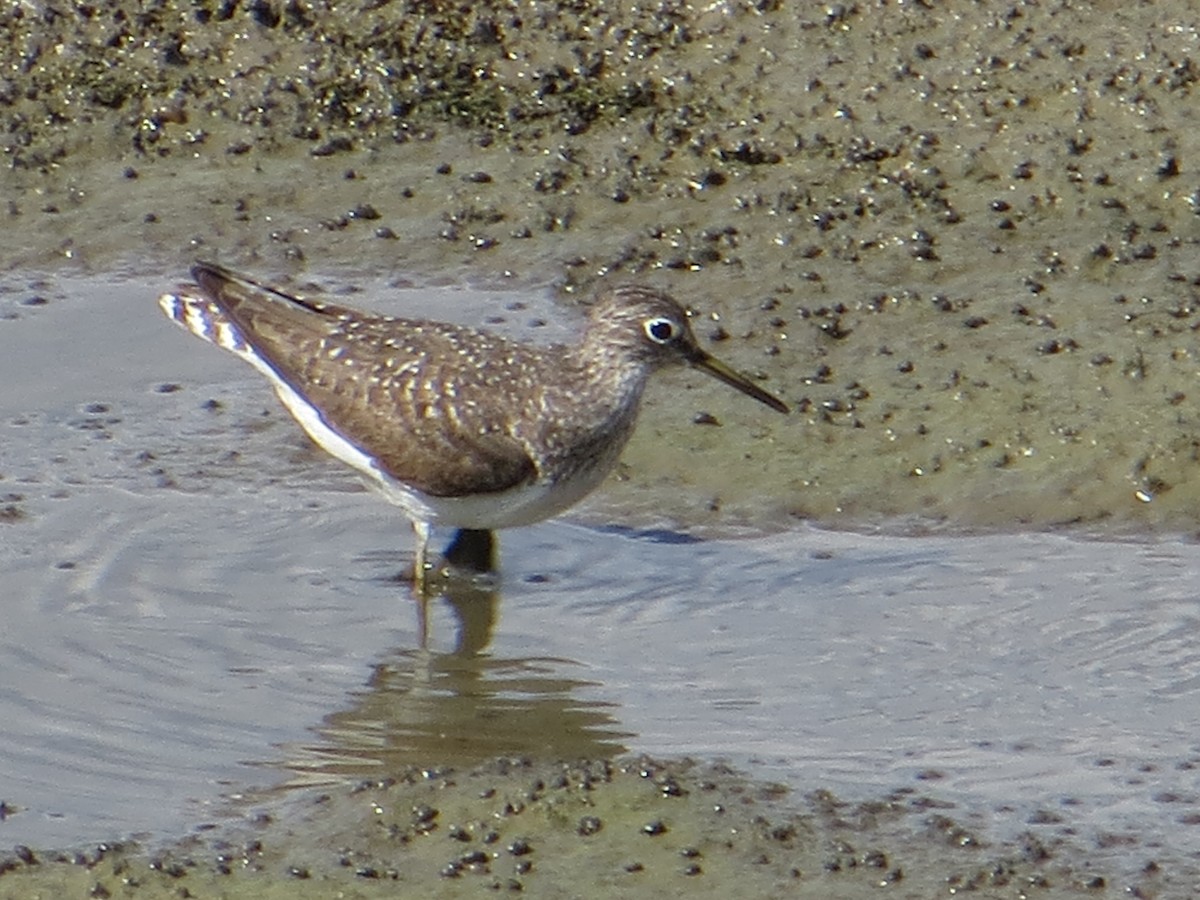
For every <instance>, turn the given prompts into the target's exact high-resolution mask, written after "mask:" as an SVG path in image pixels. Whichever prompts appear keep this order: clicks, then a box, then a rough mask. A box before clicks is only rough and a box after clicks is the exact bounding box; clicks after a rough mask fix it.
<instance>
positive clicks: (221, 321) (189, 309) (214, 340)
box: [158, 294, 250, 356]
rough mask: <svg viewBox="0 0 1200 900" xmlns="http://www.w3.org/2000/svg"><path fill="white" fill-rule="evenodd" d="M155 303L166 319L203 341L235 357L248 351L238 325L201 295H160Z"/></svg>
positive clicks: (248, 346)
mask: <svg viewBox="0 0 1200 900" xmlns="http://www.w3.org/2000/svg"><path fill="white" fill-rule="evenodd" d="M158 305H159V306H161V307H162V311H163V312H164V313H166V314H167V318H168V319H170V320H171V321H173V322H175V323H176V324H177V325H179V326H180V327H181V328H185V329H187V330H188V331H190V332H191V333H192V334H194V335H195V336H196V337H198V338H200V339H201V340H203V341H208V342H209V343H210V344H216V345H217V346H218V347H222V348H224V349H226V350H229V351H231V352H233V353H236V354H238V356H245V355H246V354H247V353H249V352H250V345H249V344H248V343H247V342H246V339H245V338H244V337H242V333H241V332H240V331H239V330H238V327H237V326H236V325H235V324H234V323H233V322H231V321H229V318H228V317H227V316H226V315H225V313H224V312H223V311H222V310H221V308H220V307H219V306H217V304H215V303H213V302H212V301H211V300H207V299H205V298H204V297H194V296H192V295H190V294H163V295H162V296H161V297H159V298H158Z"/></svg>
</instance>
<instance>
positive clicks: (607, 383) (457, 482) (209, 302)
mask: <svg viewBox="0 0 1200 900" xmlns="http://www.w3.org/2000/svg"><path fill="white" fill-rule="evenodd" d="M192 275H193V277H194V278H195V279H196V283H197V286H198V289H199V290H198V291H192V290H185V291H182V292H179V293H175V294H166V295H164V296H163V297H162V298H161V300H160V303H161V305H162V307H163V309H164V311H165V312H166V313H167V315H168V316H170V317H171V318H172V319H174V320H175V321H176V322H178V323H179V324H181V325H182V326H183V327H185V328H187V329H188V330H189V331H191V332H193V333H194V334H196V335H197V336H199V337H201V338H203V339H205V340H207V341H210V342H212V343H215V344H218V345H219V346H222V347H224V348H225V349H227V350H230V351H232V352H234V353H235V354H237V355H238V356H241V357H242V358H243V359H245V360H246V361H247V362H250V363H251V364H252V365H254V366H255V368H257V369H258V370H259V371H260V372H262V373H263V374H264V375H266V376H267V377H268V379H269V380H270V381H271V382H272V384H273V385H274V387H275V390H276V393H277V394H279V396H280V399H281V400H282V401H283V403H284V405H285V406H287V408H288V409H289V411H291V412H292V414H293V415H294V416H295V417H296V419H297V420H298V421H299V422H300V424H301V425H302V426H303V427H304V429H305V430H306V431H307V432H308V433H309V435H310V436H311V437H312V438H313V439H314V440H315V441H316V442H317V443H318V444H319V445H320V446H322V447H323V448H324V449H326V450H327V451H329V452H330V453H331V454H333V455H334V456H335V457H337V458H338V459H341V460H343V461H344V462H346V463H348V464H349V465H352V466H354V467H355V468H357V469H358V470H359V471H361V472H362V473H363V474H365V475H367V476H368V477H370V478H371V479H372V480H374V481H375V482H376V483H377V484H378V485H379V486H380V487H381V488H382V489H383V490H384V492H385V493H386V494H387V495H388V497H389V499H391V500H393V502H396V503H397V504H399V505H400V506H401V507H403V508H404V510H405V512H406V513H407V514H408V516H409V518H410V519H412V520H413V523H414V525H415V526H416V529H417V533H418V566H417V579H418V582H420V580H421V577H422V575H423V567H424V566H423V564H424V551H425V547H424V543H425V541H426V540H427V538H428V534H429V528H430V525H431V524H433V523H441V524H447V525H454V526H457V527H462V528H475V529H493V528H502V527H506V526H510V525H522V524H528V523H530V522H534V521H538V520H540V519H543V518H546V517H548V516H551V515H554V514H556V513H558V512H561V511H562V510H563V509H565V508H567V507H568V506H570V505H571V504H573V503H575V502H576V501H578V500H579V499H580V498H581V497H583V496H584V495H585V494H587V493H588V492H590V491H591V490H592V489H594V488H595V487H596V485H598V484H599V483H600V481H601V480H603V478H604V477H605V475H606V474H607V473H608V472H609V471H610V470H611V469H612V467H613V466H614V465H615V464H616V461H617V459H618V457H619V455H620V452H621V449H622V448H623V447H624V445H625V443H626V441H627V440H628V438H629V435H630V434H631V433H632V430H633V426H634V423H635V421H636V418H637V410H638V405H639V402H640V400H641V395H642V391H643V388H644V387H645V385H646V380H647V378H648V376H649V375H650V373H651V372H652V371H654V370H655V369H657V368H659V367H660V366H662V365H665V364H669V363H678V362H686V363H690V364H692V365H694V366H697V367H699V368H702V369H705V370H707V371H708V372H709V373H710V374H713V375H715V376H716V377H718V378H720V379H721V380H723V381H725V382H726V383H728V384H730V385H732V386H734V387H736V388H737V389H739V390H741V391H743V392H744V393H747V394H748V395H750V396H752V397H754V398H755V399H757V400H759V401H761V402H763V403H765V404H767V405H768V406H771V407H772V408H773V409H776V410H779V411H780V412H786V411H787V407H786V406H784V404H783V403H782V402H781V401H779V400H778V399H776V398H775V397H773V396H772V395H770V394H768V393H767V392H765V391H763V390H762V389H761V388H759V387H757V386H756V385H754V384H753V383H751V382H750V381H749V380H748V379H746V378H745V376H742V375H739V374H738V373H736V372H734V371H733V370H731V369H728V368H727V367H725V366H724V365H723V364H721V363H719V362H718V361H716V360H715V359H713V358H712V357H711V356H709V355H708V354H707V353H705V352H704V351H703V350H701V349H700V347H699V346H698V345H697V344H696V341H695V338H694V337H693V336H692V333H691V330H690V328H689V327H688V324H687V315H686V313H685V312H684V310H683V309H682V308H681V307H680V306H679V304H678V303H676V302H675V301H674V300H672V299H671V298H670V297H668V296H666V295H665V294H662V293H660V292H658V291H655V290H653V289H651V288H647V287H641V286H636V285H626V286H618V287H606V288H604V289H603V290H602V291H601V292H600V294H599V295H598V297H597V299H596V302H595V303H594V305H593V306H592V307H591V310H590V314H589V320H588V325H587V327H586V328H585V330H584V332H583V335H582V338H581V339H580V341H579V342H578V343H577V344H569V345H557V344H556V345H550V346H534V345H530V344H523V343H519V342H517V341H512V340H509V339H507V338H504V337H501V336H498V335H495V334H492V333H489V332H485V331H479V330H476V329H471V328H463V327H460V326H456V325H449V324H445V323H441V322H429V321H424V320H415V319H401V318H394V317H391V316H380V315H373V314H370V313H363V312H359V311H356V310H351V309H347V308H344V307H341V306H335V305H333V304H329V303H324V302H317V301H311V300H303V299H299V298H296V297H292V296H290V295H288V294H285V293H283V292H281V291H278V290H276V289H274V288H270V287H268V286H266V285H261V284H258V283H256V282H254V281H252V280H250V279H248V278H245V277H243V276H240V275H236V274H235V273H233V272H230V271H228V270H225V269H222V268H220V267H218V266H215V265H211V264H207V263H200V264H198V265H196V267H195V268H194V269H193V270H192Z"/></svg>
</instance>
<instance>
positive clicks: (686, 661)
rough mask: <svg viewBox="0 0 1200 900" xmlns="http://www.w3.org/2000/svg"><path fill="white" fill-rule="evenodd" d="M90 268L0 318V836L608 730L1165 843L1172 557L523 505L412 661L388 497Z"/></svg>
mask: <svg viewBox="0 0 1200 900" xmlns="http://www.w3.org/2000/svg"><path fill="white" fill-rule="evenodd" d="M122 290H128V291H129V292H130V294H129V296H130V298H131V299H130V301H129V302H128V303H125V302H121V303H116V304H110V305H109V306H108V307H107V308H105V307H98V306H97V307H89V306H81V305H71V304H66V303H63V304H59V303H58V302H56V301H55V299H54V296H55V295H51V299H52V302H50V303H49V304H47V305H45V306H35V307H28V308H27V307H22V306H19V305H14V306H10V307H9V309H11V310H14V311H15V314H16V315H17V316H18V318H17V319H16V320H15V321H8V322H3V323H0V325H2V326H3V327H0V384H3V385H4V389H3V391H0V427H2V428H3V434H4V441H3V461H2V468H0V474H3V476H4V479H3V481H0V493H3V494H5V495H6V496H5V499H4V504H3V505H5V506H6V508H7V509H8V512H7V513H6V519H7V520H8V521H5V522H4V523H2V524H0V566H2V567H3V571H4V572H5V591H4V600H3V604H4V608H3V628H2V629H0V722H3V723H4V724H3V726H2V727H0V758H2V759H4V761H5V767H4V780H3V782H2V783H0V800H3V801H4V802H5V804H6V805H7V806H8V807H9V808H11V809H13V810H15V811H16V812H15V813H13V814H11V815H8V816H7V817H5V818H3V819H0V844H3V843H8V844H10V845H11V844H15V843H30V844H36V845H51V844H71V843H78V842H82V841H93V840H99V839H105V838H111V837H119V836H123V835H126V834H129V833H131V832H133V833H147V834H149V835H151V836H166V835H169V834H172V833H178V831H180V830H182V829H187V828H189V827H192V826H194V825H195V824H196V823H197V822H198V821H203V820H205V819H208V818H217V817H219V816H221V815H222V814H224V812H226V811H227V809H228V804H227V801H226V798H227V797H228V796H229V795H231V794H237V793H240V792H242V791H244V790H246V789H248V788H250V787H254V786H267V785H272V784H275V783H279V782H293V783H311V782H313V781H321V780H328V779H330V778H334V777H340V776H344V775H347V774H352V775H360V774H372V773H379V772H381V771H386V770H387V768H388V767H390V766H394V765H396V764H398V763H409V762H417V763H428V764H430V765H443V764H448V763H450V764H452V763H456V762H468V761H474V760H477V759H484V758H487V757H490V756H493V755H496V754H498V753H500V754H534V755H563V756H580V757H582V756H591V755H597V754H611V753H614V752H618V751H620V750H623V749H628V750H631V751H648V752H651V753H656V754H670V755H679V754H693V755H696V756H700V757H704V758H711V757H714V756H720V757H726V758H728V759H730V760H731V761H733V762H735V763H737V764H740V765H750V766H752V773H753V774H756V775H760V776H764V777H768V778H776V779H779V780H781V781H783V782H785V783H787V784H789V785H792V786H794V787H795V788H797V789H798V790H801V791H809V790H812V789H816V788H832V789H834V790H835V791H837V792H838V793H840V794H842V795H844V796H847V797H849V798H870V797H873V796H877V795H879V794H881V793H885V792H888V791H892V790H894V789H897V788H912V789H915V790H918V791H920V792H922V793H926V794H929V795H932V796H934V797H936V798H939V799H941V800H943V801H945V802H947V803H951V804H954V805H955V806H956V807H957V813H956V814H957V815H959V816H961V817H963V818H968V819H973V820H974V824H975V825H977V826H979V827H981V828H982V829H984V830H987V831H991V832H993V833H997V834H1011V833H1013V832H1015V831H1018V830H1021V829H1024V828H1027V827H1030V825H1031V824H1034V825H1035V827H1038V828H1042V829H1048V830H1049V831H1050V832H1052V833H1057V832H1059V831H1064V830H1067V829H1073V830H1075V831H1076V832H1078V833H1079V834H1080V835H1081V836H1082V837H1083V838H1084V839H1085V840H1086V841H1088V842H1091V841H1096V842H1098V843H1100V844H1101V845H1103V846H1111V847H1115V849H1113V850H1112V851H1111V852H1114V853H1116V854H1118V855H1120V854H1127V855H1128V859H1127V860H1126V862H1127V863H1128V865H1130V866H1133V865H1135V864H1136V863H1137V860H1139V859H1142V857H1143V856H1144V854H1145V853H1146V852H1148V848H1151V847H1155V846H1156V845H1160V846H1161V848H1162V849H1163V851H1165V852H1170V853H1172V854H1174V855H1178V856H1180V857H1188V858H1194V854H1195V850H1194V846H1195V844H1196V828H1197V827H1198V825H1200V808H1198V805H1197V804H1198V802H1200V796H1198V795H1200V791H1198V786H1197V778H1196V767H1197V766H1200V742H1198V740H1197V738H1196V730H1195V724H1196V716H1195V710H1196V708H1197V700H1198V698H1200V652H1198V651H1197V650H1196V649H1195V641H1194V636H1195V634H1196V633H1197V624H1198V619H1200V591H1198V590H1197V588H1196V584H1197V581H1198V578H1197V576H1198V574H1200V547H1197V546H1196V545H1194V544H1192V543H1188V542H1184V541H1179V540H1163V541H1155V542H1143V543H1139V542H1124V543H1117V542H1111V541H1100V540H1094V541H1093V540H1082V539H1075V538H1071V537H1066V536H1058V535H1046V534H1018V535H990V536H974V537H952V536H915V537H897V536H871V535H862V534H851V533H833V532H823V531H819V530H816V529H811V528H800V529H796V530H793V531H790V532H787V533H782V534H777V535H774V536H768V537H760V538H755V539H747V540H740V541H698V540H692V539H689V538H686V537H684V536H682V535H678V534H675V533H672V532H669V531H638V530H631V529H622V528H620V527H611V528H604V529H597V528H593V527H585V526H582V525H579V524H572V523H571V522H570V521H567V522H563V521H557V522H551V523H547V524H544V525H541V526H537V527H533V528H528V529H520V530H516V531H513V532H506V533H505V534H504V535H503V537H502V556H503V576H502V580H501V582H500V583H499V585H497V586H496V587H495V589H494V590H488V589H485V588H484V589H478V590H468V589H466V588H465V587H462V586H459V587H458V588H456V589H455V590H454V591H453V592H452V600H450V599H446V598H443V599H440V600H438V601H435V602H434V603H433V605H432V622H431V625H432V632H433V639H432V645H431V648H430V650H429V651H422V650H420V649H419V648H418V645H419V641H418V627H417V616H416V609H415V606H414V604H413V603H412V601H411V600H410V599H409V598H408V597H407V595H406V593H405V591H404V589H403V587H401V586H400V585H398V584H397V583H396V582H395V581H394V576H395V575H396V574H397V573H398V572H399V571H400V569H401V568H402V567H403V565H404V562H405V560H406V557H405V553H406V552H407V551H408V550H409V549H410V547H411V544H410V540H411V539H410V536H409V534H408V528H407V525H406V523H405V522H404V520H403V519H402V517H401V516H400V515H399V514H398V513H397V512H396V511H395V510H393V509H391V508H390V507H388V506H387V504H385V503H383V502H381V501H380V500H379V499H378V498H376V497H374V496H372V495H370V494H368V493H365V492H361V491H359V490H358V489H357V487H356V484H355V482H354V480H353V479H352V478H351V477H350V476H348V475H344V474H343V473H342V471H341V470H340V469H339V468H338V467H337V466H335V465H334V464H331V463H327V462H326V461H324V460H323V458H322V457H320V456H319V455H318V454H316V453H313V452H311V451H309V450H308V449H307V448H306V446H305V444H304V442H303V440H302V439H300V438H299V437H297V435H296V433H295V432H294V431H293V430H292V428H291V426H290V425H289V424H288V423H287V422H286V420H285V419H284V418H283V417H282V416H281V415H279V414H277V413H276V412H275V411H274V401H273V400H272V399H271V398H270V397H269V395H268V393H267V391H266V390H265V388H263V387H262V386H260V385H258V383H257V382H256V381H255V380H254V377H253V374H252V373H249V372H248V371H246V372H243V371H242V369H243V368H244V367H241V366H239V365H237V364H236V363H235V362H234V361H232V360H229V359H227V358H226V357H225V356H224V355H223V354H220V353H218V352H216V351H214V350H212V349H211V348H206V347H203V346H202V345H200V344H199V343H198V342H194V341H193V342H190V343H189V342H188V341H187V340H186V338H185V337H184V336H181V335H180V334H178V333H175V332H173V331H172V329H171V327H170V326H169V325H167V324H166V323H164V322H160V321H159V320H158V319H157V318H156V316H155V315H153V314H150V315H147V314H146V310H145V309H144V308H143V306H142V304H143V300H142V299H137V301H136V303H135V302H134V301H133V299H132V298H134V297H135V296H136V297H140V295H141V294H145V302H150V300H152V293H151V292H150V287H149V286H148V285H145V284H142V285H136V284H135V285H132V286H126V287H125V288H123V289H122ZM99 338H103V340H100V339H99ZM193 344H195V347H194V348H193V346H192V345H193ZM193 351H194V352H193ZM72 354H74V357H73V356H72ZM72 358H77V359H79V360H81V361H82V360H84V359H86V364H84V363H82V362H81V363H80V365H78V366H69V365H68V366H65V367H64V366H60V365H59V364H58V362H56V361H61V360H63V359H72ZM168 379H172V380H174V381H178V382H180V383H182V384H183V385H184V388H183V389H181V390H174V389H171V388H167V387H164V384H165V383H166V382H167V381H168ZM193 383H200V384H202V385H205V386H206V387H205V388H203V389H201V390H206V389H209V388H211V394H212V395H219V396H220V398H221V405H220V407H219V408H216V409H212V408H208V407H207V406H206V404H204V402H203V400H204V398H205V397H206V396H209V395H207V394H203V393H202V392H200V393H198V392H197V391H196V390H194V389H193V388H192V387H191V385H192V384H193ZM262 410H271V413H270V415H266V416H264V415H261V411H262ZM1114 836H1123V837H1121V839H1120V840H1116V839H1114ZM1126 840H1128V841H1129V843H1125V841H1126ZM1156 852H1157V851H1156Z"/></svg>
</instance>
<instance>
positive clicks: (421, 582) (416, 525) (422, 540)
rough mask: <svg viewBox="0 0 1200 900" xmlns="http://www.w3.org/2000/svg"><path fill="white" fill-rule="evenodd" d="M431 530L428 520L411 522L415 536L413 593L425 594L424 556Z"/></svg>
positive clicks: (422, 595)
mask: <svg viewBox="0 0 1200 900" xmlns="http://www.w3.org/2000/svg"><path fill="white" fill-rule="evenodd" d="M432 530H433V528H432V526H430V524H429V523H428V522H413V531H414V532H415V533H416V536H417V550H416V554H415V556H414V558H413V593H414V594H416V595H417V596H418V597H424V596H425V557H426V555H427V554H428V552H429V534H430V532H431V531H432Z"/></svg>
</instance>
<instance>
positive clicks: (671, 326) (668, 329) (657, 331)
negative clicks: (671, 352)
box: [642, 316, 679, 344]
mask: <svg viewBox="0 0 1200 900" xmlns="http://www.w3.org/2000/svg"><path fill="white" fill-rule="evenodd" d="M642 327H643V328H644V329H645V330H646V337H648V338H650V340H652V341H654V343H656V344H669V343H670V342H671V341H673V340H675V338H677V337H679V325H678V324H676V323H675V322H672V321H671V320H670V319H667V318H664V317H663V316H657V317H655V318H653V319H647V320H646V321H645V322H644V323H643V325H642Z"/></svg>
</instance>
